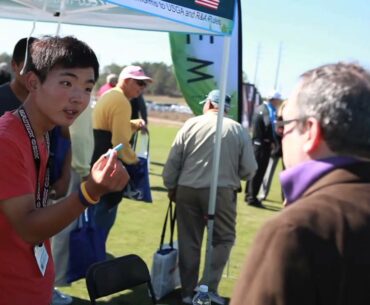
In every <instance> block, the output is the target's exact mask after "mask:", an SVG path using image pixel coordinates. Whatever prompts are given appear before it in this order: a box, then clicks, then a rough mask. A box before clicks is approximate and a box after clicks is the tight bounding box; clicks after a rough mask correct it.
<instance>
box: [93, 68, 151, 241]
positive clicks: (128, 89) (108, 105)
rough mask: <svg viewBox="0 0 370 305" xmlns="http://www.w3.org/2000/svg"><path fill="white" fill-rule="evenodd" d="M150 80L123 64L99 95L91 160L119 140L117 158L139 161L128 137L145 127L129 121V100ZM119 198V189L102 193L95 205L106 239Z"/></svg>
mask: <svg viewBox="0 0 370 305" xmlns="http://www.w3.org/2000/svg"><path fill="white" fill-rule="evenodd" d="M151 82H152V79H151V78H150V77H149V76H147V75H145V73H144V71H143V69H142V68H141V67H139V66H127V67H125V68H124V69H123V70H122V72H121V73H120V75H119V77H118V83H117V85H116V87H114V88H113V89H111V90H109V91H107V92H106V93H105V94H104V95H102V96H101V97H100V98H99V100H98V102H97V103H96V106H95V108H94V111H93V129H94V140H95V147H94V154H93V157H92V163H93V162H94V161H95V159H97V158H98V157H99V156H101V154H102V153H105V152H106V151H107V149H109V148H112V147H115V146H116V145H117V144H119V143H122V144H123V149H122V150H121V151H119V152H118V158H119V159H120V160H121V161H122V162H123V163H124V164H134V163H137V162H138V161H139V160H138V158H137V156H136V154H135V152H134V151H133V150H132V148H131V146H130V139H131V137H132V134H133V133H134V132H136V131H137V130H139V129H141V130H146V126H145V121H144V120H142V119H135V120H131V112H132V110H131V105H130V100H131V99H133V98H136V97H138V96H140V95H141V94H142V93H143V91H144V89H145V87H146V86H147V85H148V83H151ZM121 199H122V192H115V193H110V194H107V195H106V196H103V197H102V198H101V201H100V202H99V204H98V205H97V207H96V213H95V221H96V224H97V225H98V226H100V227H101V228H102V229H103V230H104V233H105V234H106V235H105V238H106V239H107V237H108V234H109V230H110V229H111V227H112V226H113V224H114V220H115V218H116V213H117V205H118V204H119V203H120V201H121Z"/></svg>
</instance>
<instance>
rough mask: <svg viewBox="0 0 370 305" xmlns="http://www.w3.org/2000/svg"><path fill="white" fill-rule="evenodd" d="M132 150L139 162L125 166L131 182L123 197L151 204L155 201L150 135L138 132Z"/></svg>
mask: <svg viewBox="0 0 370 305" xmlns="http://www.w3.org/2000/svg"><path fill="white" fill-rule="evenodd" d="M132 148H133V150H134V151H135V153H136V155H137V156H138V159H139V162H138V163H136V164H126V165H125V167H126V169H127V172H128V174H129V175H130V180H129V182H128V184H127V186H126V187H125V189H124V190H123V197H126V198H129V199H134V200H138V201H144V202H149V203H151V202H152V201H153V200H152V193H151V190H150V181H149V134H148V133H141V132H137V133H136V134H135V137H134V143H133V145H132Z"/></svg>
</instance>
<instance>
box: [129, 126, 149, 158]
mask: <svg viewBox="0 0 370 305" xmlns="http://www.w3.org/2000/svg"><path fill="white" fill-rule="evenodd" d="M139 132H141V131H140V130H138V131H136V132H135V133H134V136H133V140H132V142H133V143H132V150H133V151H134V152H135V153H137V151H136V148H137V147H136V146H137V139H138V137H139V136H138V134H139ZM142 136H143V137H144V136H145V137H147V143H146V145H147V147H146V151H147V153H148V155H149V142H150V137H149V131H146V132H145V133H143V134H142Z"/></svg>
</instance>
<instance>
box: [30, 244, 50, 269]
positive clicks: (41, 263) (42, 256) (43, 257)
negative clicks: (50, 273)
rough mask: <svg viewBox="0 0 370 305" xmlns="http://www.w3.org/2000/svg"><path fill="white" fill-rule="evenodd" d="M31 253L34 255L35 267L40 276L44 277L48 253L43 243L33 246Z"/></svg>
mask: <svg viewBox="0 0 370 305" xmlns="http://www.w3.org/2000/svg"><path fill="white" fill-rule="evenodd" d="M33 251H34V253H35V258H36V262H37V266H38V267H39V269H40V272H41V274H42V276H44V275H45V270H46V266H47V265H48V261H49V255H48V252H47V251H46V248H45V245H44V243H42V244H40V245H36V246H34V247H33Z"/></svg>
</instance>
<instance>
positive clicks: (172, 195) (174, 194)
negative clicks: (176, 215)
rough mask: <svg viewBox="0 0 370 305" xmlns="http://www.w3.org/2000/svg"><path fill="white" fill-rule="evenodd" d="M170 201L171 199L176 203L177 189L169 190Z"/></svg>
mask: <svg viewBox="0 0 370 305" xmlns="http://www.w3.org/2000/svg"><path fill="white" fill-rule="evenodd" d="M167 195H168V199H170V200H171V201H173V202H176V188H174V189H171V190H168V194H167Z"/></svg>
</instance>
